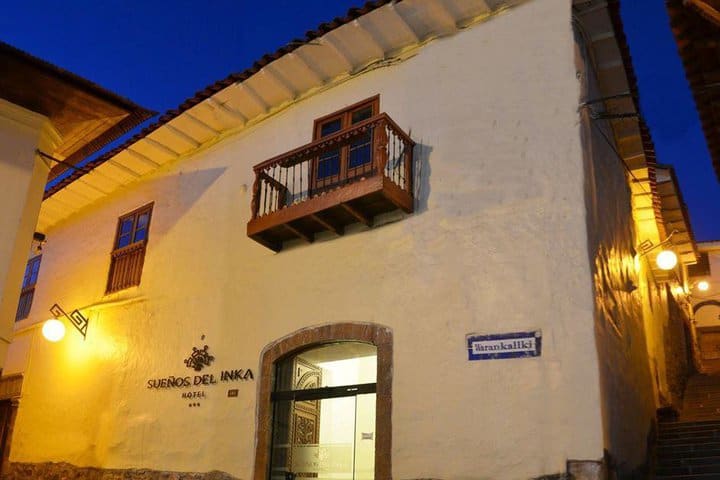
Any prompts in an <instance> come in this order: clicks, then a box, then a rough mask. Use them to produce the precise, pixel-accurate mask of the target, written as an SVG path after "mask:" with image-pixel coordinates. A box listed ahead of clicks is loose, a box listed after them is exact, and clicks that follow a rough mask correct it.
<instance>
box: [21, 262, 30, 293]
mask: <svg viewBox="0 0 720 480" xmlns="http://www.w3.org/2000/svg"><path fill="white" fill-rule="evenodd" d="M31 262H32V260H31V261H30V262H28V264H27V265H25V275H23V283H22V288H25V287H27V286H28V285H30V277H32V263H31Z"/></svg>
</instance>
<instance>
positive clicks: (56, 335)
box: [42, 318, 65, 342]
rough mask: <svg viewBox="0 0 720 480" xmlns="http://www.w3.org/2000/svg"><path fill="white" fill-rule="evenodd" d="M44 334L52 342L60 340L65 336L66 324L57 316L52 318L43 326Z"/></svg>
mask: <svg viewBox="0 0 720 480" xmlns="http://www.w3.org/2000/svg"><path fill="white" fill-rule="evenodd" d="M42 333H43V336H44V337H45V338H46V339H47V340H48V341H50V342H59V341H60V340H62V339H63V337H64V336H65V325H64V324H63V323H62V322H61V321H60V320H57V319H55V318H51V319H50V320H48V321H47V322H45V325H43V327H42Z"/></svg>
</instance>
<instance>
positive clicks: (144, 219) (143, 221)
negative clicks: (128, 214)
mask: <svg viewBox="0 0 720 480" xmlns="http://www.w3.org/2000/svg"><path fill="white" fill-rule="evenodd" d="M149 219H150V212H145V213H143V214H141V215H140V216H139V217H138V221H137V225H135V229H136V230H139V229H141V228H145V227H147V224H148V220H149Z"/></svg>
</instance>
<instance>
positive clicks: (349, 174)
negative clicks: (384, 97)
mask: <svg viewBox="0 0 720 480" xmlns="http://www.w3.org/2000/svg"><path fill="white" fill-rule="evenodd" d="M379 110H380V95H376V96H374V97H371V98H368V99H367V100H363V101H362V102H358V103H356V104H354V105H351V106H349V107H347V108H344V109H342V110H340V111H337V112H335V113H331V114H330V115H326V116H324V117H322V118H319V119H317V120H315V125H314V128H313V140H319V139H321V138H323V137H327V136H330V135H332V134H334V133H337V132H339V131H341V130H345V129H347V128H350V127H351V126H352V125H355V124H356V123H360V122H362V121H363V120H367V119H368V118H370V117H373V116H375V115H377V114H378V113H379ZM372 143H373V138H372V130H368V131H367V132H365V133H364V134H363V135H360V136H359V137H358V138H356V139H355V140H353V141H352V142H351V143H350V144H349V145H347V146H344V147H341V148H339V149H337V150H331V151H329V152H325V153H323V154H322V155H320V156H319V157H318V158H316V159H314V160H313V162H312V178H311V183H310V185H311V189H312V191H313V192H319V191H323V190H325V189H327V188H330V187H334V186H336V185H337V184H340V183H344V182H346V181H348V180H352V179H353V178H355V177H359V176H362V175H368V174H371V173H372V169H373V164H372V158H373V155H372Z"/></svg>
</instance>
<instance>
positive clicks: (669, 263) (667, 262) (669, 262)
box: [655, 250, 677, 270]
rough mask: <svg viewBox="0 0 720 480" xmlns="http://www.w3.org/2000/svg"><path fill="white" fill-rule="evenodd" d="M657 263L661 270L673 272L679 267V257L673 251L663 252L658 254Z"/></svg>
mask: <svg viewBox="0 0 720 480" xmlns="http://www.w3.org/2000/svg"><path fill="white" fill-rule="evenodd" d="M655 263H657V266H658V267H659V268H660V269H661V270H672V269H673V268H675V265H677V255H675V252H673V251H672V250H663V251H662V252H660V253H658V256H657V258H656V259H655Z"/></svg>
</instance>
